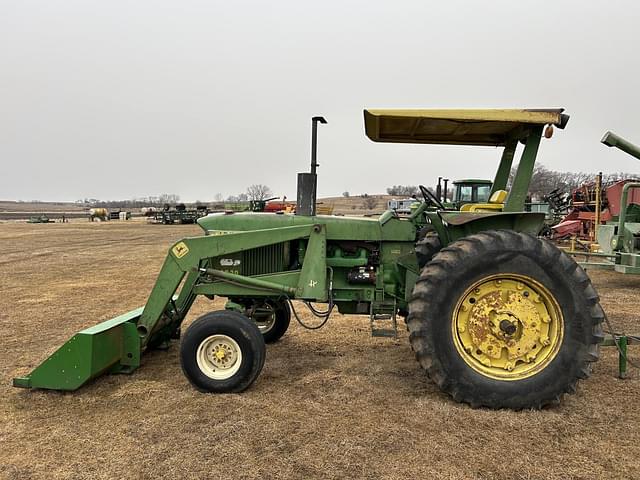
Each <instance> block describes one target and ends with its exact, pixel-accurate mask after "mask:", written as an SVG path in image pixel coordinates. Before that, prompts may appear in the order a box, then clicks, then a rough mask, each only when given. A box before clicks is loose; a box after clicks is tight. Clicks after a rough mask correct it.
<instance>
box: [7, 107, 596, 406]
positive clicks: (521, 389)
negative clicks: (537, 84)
mask: <svg viewBox="0 0 640 480" xmlns="http://www.w3.org/2000/svg"><path fill="white" fill-rule="evenodd" d="M568 118H569V117H568V115H564V114H563V113H562V110H559V109H547V110H365V112H364V120H365V130H366V135H367V136H368V137H369V138H370V139H371V140H373V141H375V142H392V143H424V144H450V145H470V146H491V147H496V146H498V147H503V153H502V157H501V161H500V164H499V166H498V170H497V172H496V176H495V179H494V181H493V184H492V191H491V195H490V196H489V200H488V202H487V203H486V205H488V207H487V208H486V209H478V210H475V211H464V206H463V208H462V210H463V211H446V210H445V209H444V206H443V205H442V203H441V201H440V199H438V198H437V197H436V196H435V195H434V194H432V193H431V192H430V191H429V190H427V189H426V188H425V187H421V188H420V189H421V192H422V196H423V200H422V202H421V203H420V205H419V206H418V208H416V209H414V210H413V211H412V213H411V214H410V215H408V216H403V217H400V216H398V215H397V214H395V213H394V212H393V211H386V212H385V213H383V214H382V215H381V216H380V217H379V218H377V219H374V218H364V217H360V218H355V217H351V218H349V217H334V216H322V215H315V213H316V212H314V210H315V205H316V181H317V180H316V168H317V163H316V150H315V143H316V142H315V139H316V135H317V130H316V129H317V125H318V124H319V123H325V122H326V121H325V120H324V119H323V118H322V117H314V118H313V124H312V125H313V142H312V168H311V172H310V173H301V174H299V175H298V198H297V206H296V214H295V215H292V214H273V213H254V212H242V213H218V214H211V215H208V216H207V217H204V218H200V219H199V220H198V224H199V225H200V227H202V229H203V231H204V235H203V236H201V237H195V238H184V239H182V240H180V241H178V242H177V243H175V244H174V245H173V246H172V247H171V248H170V250H169V253H168V255H167V257H166V259H165V261H164V264H163V266H162V268H161V270H160V273H159V275H158V279H157V281H156V283H155V285H154V287H153V289H152V291H151V294H150V296H149V299H148V301H147V303H146V305H145V306H144V307H141V308H139V309H137V310H134V311H131V312H129V313H126V314H124V315H121V316H119V317H116V318H114V319H111V320H107V321H105V322H102V323H100V324H98V325H96V326H93V327H90V328H87V329H86V330H83V331H81V332H78V333H77V334H76V335H74V336H73V337H72V338H71V339H70V340H69V341H68V342H67V343H66V344H64V345H63V346H62V347H61V348H60V349H59V350H58V351H57V352H56V353H54V354H53V355H52V356H51V357H49V358H48V359H47V360H45V361H44V362H43V363H42V364H41V365H40V366H38V367H37V368H35V369H34V370H33V371H32V372H31V373H30V374H28V375H26V376H24V377H20V378H15V379H14V385H15V386H17V387H25V388H48V389H57V390H75V389H77V388H79V387H80V386H82V385H83V384H84V383H86V382H87V381H89V380H91V379H93V378H95V377H97V376H99V375H101V374H103V373H107V372H109V373H130V372H132V371H134V370H135V369H136V368H138V367H139V366H140V364H141V355H142V354H143V353H144V352H145V351H146V350H149V349H152V348H154V347H159V346H162V345H166V344H168V343H169V342H170V340H172V339H176V338H178V337H180V336H181V323H182V321H183V319H184V318H185V316H186V314H187V312H188V311H189V308H190V307H191V305H192V304H193V302H194V300H195V299H196V297H197V296H198V295H204V296H206V297H208V298H213V297H215V296H220V297H225V298H226V299H227V303H226V307H225V309H224V310H222V311H214V312H211V313H208V314H206V315H204V316H202V317H200V318H198V319H197V320H195V321H194V322H193V323H192V324H191V325H190V326H189V327H188V328H187V329H186V331H185V332H184V334H183V335H182V340H181V346H180V358H181V364H182V369H183V371H184V373H185V375H186V376H187V378H188V379H189V381H190V382H191V383H192V384H193V385H194V387H195V388H197V389H199V390H201V391H205V392H239V391H242V390H244V389H246V388H247V387H249V386H250V385H251V384H252V382H253V381H254V380H255V379H256V377H257V376H258V374H259V373H260V370H261V369H262V366H263V364H264V362H265V357H266V349H265V342H266V343H268V342H273V341H276V340H278V339H279V338H280V337H281V336H282V335H284V334H285V332H286V330H287V328H288V326H289V323H290V320H291V317H292V316H293V317H295V318H296V319H297V320H298V321H299V322H300V323H301V324H302V325H303V326H306V327H308V328H318V327H319V326H322V325H324V324H325V323H326V322H327V320H328V319H329V316H330V314H331V312H332V311H333V309H334V308H337V309H338V311H339V312H341V313H346V314H359V315H365V316H368V317H369V322H370V325H371V330H372V334H374V335H377V336H395V334H396V327H397V322H396V318H397V316H398V315H400V316H403V317H405V322H406V324H407V328H408V330H409V333H410V335H409V338H410V343H411V347H412V348H413V350H414V352H415V355H416V358H417V360H418V361H419V363H420V365H421V366H422V368H423V369H424V370H425V372H426V373H427V375H428V376H429V377H430V378H431V379H432V380H433V381H434V382H435V383H436V384H437V385H438V386H439V387H440V388H441V389H442V390H443V391H445V392H447V393H448V394H449V395H451V396H452V397H453V398H454V399H455V400H456V401H460V402H466V403H468V404H470V405H472V406H487V407H491V408H513V409H521V408H540V407H542V406H544V405H547V404H555V403H557V402H558V401H559V400H560V397H561V396H562V395H563V394H564V393H566V392H573V391H574V390H575V385H576V382H577V381H578V379H580V378H585V377H587V376H588V375H589V372H590V363H591V362H593V361H596V360H597V358H598V344H599V343H600V342H601V340H602V335H601V328H600V326H601V322H602V321H603V319H604V313H603V311H602V309H601V308H600V305H599V303H598V295H597V293H596V292H595V290H594V288H593V287H592V285H591V282H590V280H589V278H588V277H587V276H586V274H585V273H584V271H583V270H582V269H581V268H580V267H579V266H578V265H577V264H576V263H575V262H574V261H573V260H572V259H571V258H570V257H569V256H568V255H567V254H565V253H563V252H562V251H560V250H559V249H558V248H556V247H555V246H554V245H552V244H551V243H549V242H547V241H546V240H541V239H538V238H536V237H535V236H534V234H535V233H536V232H538V230H539V229H540V226H541V224H542V222H543V221H544V215H542V214H539V213H528V212H525V211H524V202H525V197H526V194H527V188H528V185H529V180H530V178H531V174H532V170H533V167H534V163H535V159H536V156H537V152H538V147H539V144H540V139H541V136H542V131H543V128H544V127H545V125H547V126H550V125H555V126H557V127H559V128H564V127H565V125H566V123H567V121H568ZM548 128H549V127H548ZM518 143H523V144H524V149H523V152H522V156H521V158H520V161H519V163H518V169H517V172H516V174H515V177H514V179H513V182H512V187H511V189H510V191H509V192H506V191H505V188H506V185H507V179H508V176H509V171H510V169H511V165H512V162H513V157H514V153H515V150H516V146H517V144H518ZM293 300H297V301H296V302H293ZM318 303H323V304H325V307H324V308H323V309H320V308H319V307H318V306H317V304H318ZM305 307H306V308H309V310H310V311H311V312H312V313H313V314H314V315H316V316H317V317H319V318H320V319H321V323H320V324H319V325H315V326H310V325H308V324H306V323H305V322H304V321H303V320H302V319H301V318H300V316H299V314H298V312H297V310H298V309H300V308H305Z"/></svg>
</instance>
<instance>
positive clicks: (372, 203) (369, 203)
mask: <svg viewBox="0 0 640 480" xmlns="http://www.w3.org/2000/svg"><path fill="white" fill-rule="evenodd" d="M377 204H378V199H377V198H376V197H375V196H373V195H368V194H366V193H365V194H363V195H362V206H363V207H364V208H365V209H366V210H372V209H374V208H375V207H376V205H377Z"/></svg>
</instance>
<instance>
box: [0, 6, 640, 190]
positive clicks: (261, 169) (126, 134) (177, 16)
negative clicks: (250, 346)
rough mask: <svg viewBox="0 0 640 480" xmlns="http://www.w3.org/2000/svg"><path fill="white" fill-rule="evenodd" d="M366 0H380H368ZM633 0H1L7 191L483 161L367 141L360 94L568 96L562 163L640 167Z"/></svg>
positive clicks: (356, 173) (281, 180)
mask: <svg viewBox="0 0 640 480" xmlns="http://www.w3.org/2000/svg"><path fill="white" fill-rule="evenodd" d="M378 3H379V4H378ZM639 13H640V3H638V2H631V1H629V2H622V1H608V2H585V1H571V2H570V1H566V2H563V1H553V2H551V1H548V2H545V1H537V2H527V1H520V2H515V1H484V2H461V1H446V2H442V1H438V2H429V1H425V0H418V1H414V2H408V1H407V2H403V1H398V0H396V1H393V2H373V1H371V0H369V1H360V2H353V1H344V0H342V1H328V0H324V1H316V2H304V1H300V0H298V1H287V2H285V1H280V2H277V1H271V2H265V1H256V2H243V1H225V2H216V1H211V0H206V1H191V0H189V1H187V0H181V1H159V0H154V1H143V0H137V1H135V2H131V1H114V0H109V1H104V0H101V1H90V0H79V1H55V2H54V1H51V0H44V1H26V0H14V1H11V0H0V162H1V163H0V165H1V166H2V170H1V172H2V173H1V174H0V199H22V200H32V199H40V200H76V199H79V198H84V197H94V198H100V199H126V198H132V197H141V196H148V195H157V194H161V193H176V194H179V195H180V196H181V198H182V199H183V200H186V201H193V200H196V199H199V200H203V201H204V200H212V199H213V198H214V196H215V195H216V193H221V194H222V195H224V196H225V197H226V196H228V195H231V194H237V193H239V192H242V191H244V190H245V189H246V187H247V186H248V185H250V184H253V183H264V184H267V185H268V186H270V187H271V189H272V190H273V191H274V193H275V194H278V195H282V194H286V195H288V196H289V197H294V196H295V191H296V187H295V181H296V172H299V171H306V170H307V169H308V166H309V156H310V154H309V151H310V124H311V122H310V117H311V116H313V115H324V116H325V117H326V118H327V120H328V122H329V123H328V124H327V125H322V126H321V127H320V132H319V154H318V160H319V163H320V165H321V166H320V169H319V174H320V177H319V187H318V190H319V195H320V196H330V195H340V194H341V193H342V192H343V191H349V192H351V193H352V194H360V193H365V192H366V193H369V194H373V193H383V192H384V191H385V189H386V187H388V186H390V185H392V184H416V183H423V184H426V185H432V184H434V183H435V181H436V179H437V177H438V176H446V177H449V178H452V179H453V178H462V177H480V178H491V177H492V176H493V173H494V170H495V168H496V166H497V160H498V158H499V151H498V150H496V149H494V148H487V147H475V148H468V147H448V146H437V145H434V146H430V145H394V144H376V143H373V142H371V141H369V140H368V139H367V138H366V137H365V135H364V130H363V116H362V110H363V108H400V107H401V108H496V107H497V108H519V107H524V108H547V107H564V108H566V111H567V113H569V114H570V115H571V120H570V122H569V124H568V126H567V128H566V129H565V130H564V131H561V130H556V132H555V135H554V136H553V138H552V139H551V140H546V141H544V142H543V144H542V145H541V151H540V155H539V157H538V159H539V161H540V162H542V163H543V164H545V165H546V166H547V167H549V168H552V169H555V170H571V171H594V172H595V171H598V170H602V171H605V172H614V171H627V172H635V173H639V172H640V162H639V161H638V160H635V159H633V158H631V157H629V156H627V155H625V154H623V153H622V152H620V151H616V150H614V149H609V148H606V147H604V146H603V145H601V144H600V143H599V141H600V138H601V137H602V135H603V133H604V132H605V131H606V130H608V129H610V130H613V131H615V132H617V133H619V134H620V135H622V136H625V137H627V138H628V139H629V140H631V141H633V142H635V143H638V144H640V129H639V128H637V125H638V124H637V121H635V120H634V118H636V117H637V116H638V112H639V111H640V95H639V94H638V83H639V77H638V75H639V73H640V68H639V65H638V64H639V62H640V57H639V56H638V47H639V46H640V33H639V32H640V29H639V28H638V25H639V24H640V15H639Z"/></svg>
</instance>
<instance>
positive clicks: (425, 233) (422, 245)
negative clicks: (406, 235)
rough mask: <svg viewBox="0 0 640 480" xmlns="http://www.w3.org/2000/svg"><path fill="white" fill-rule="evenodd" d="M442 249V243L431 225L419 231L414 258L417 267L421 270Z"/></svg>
mask: <svg viewBox="0 0 640 480" xmlns="http://www.w3.org/2000/svg"><path fill="white" fill-rule="evenodd" d="M441 248H442V242H440V237H439V236H438V233H437V232H436V229H435V228H433V227H432V226H431V225H427V226H425V227H424V228H422V230H421V231H420V234H419V236H418V241H417V242H416V246H415V250H416V257H417V259H418V266H419V267H420V268H421V269H422V268H424V266H425V265H426V264H427V263H429V262H430V261H431V259H432V258H433V256H434V255H435V254H436V253H438V252H439V251H440V249H441Z"/></svg>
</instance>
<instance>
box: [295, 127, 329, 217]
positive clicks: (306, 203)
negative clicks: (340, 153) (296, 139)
mask: <svg viewBox="0 0 640 480" xmlns="http://www.w3.org/2000/svg"><path fill="white" fill-rule="evenodd" d="M318 123H322V124H326V123H327V121H326V120H325V119H324V117H313V118H312V119H311V172H310V173H306V172H303V173H298V195H297V199H296V215H306V216H313V215H315V214H316V193H317V188H318V175H317V173H316V169H317V167H319V165H318V162H317V158H318Z"/></svg>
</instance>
